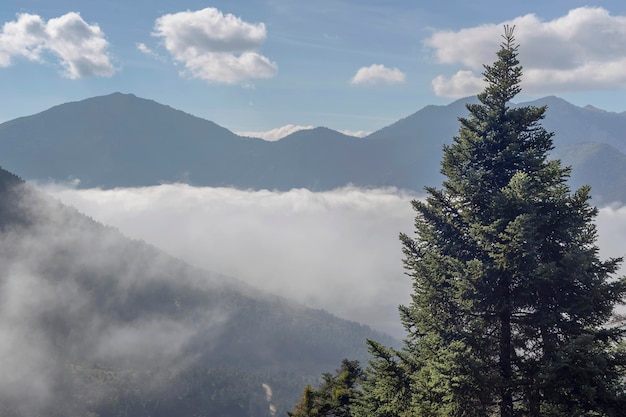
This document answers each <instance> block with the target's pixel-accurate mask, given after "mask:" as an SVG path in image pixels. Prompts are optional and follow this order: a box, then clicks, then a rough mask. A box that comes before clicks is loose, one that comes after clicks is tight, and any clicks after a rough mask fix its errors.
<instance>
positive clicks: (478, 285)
mask: <svg viewBox="0 0 626 417" xmlns="http://www.w3.org/2000/svg"><path fill="white" fill-rule="evenodd" d="M521 74H522V69H521V67H520V66H519V62H518V60H517V46H516V45H515V43H514V39H513V33H512V29H510V28H506V30H505V35H504V43H503V44H502V47H501V49H500V51H499V52H498V60H497V61H496V62H495V63H494V64H493V65H491V66H486V67H485V73H484V76H485V80H486V81H487V83H488V85H487V87H486V88H485V90H484V91H483V93H481V94H480V95H479V96H478V100H479V103H478V104H468V105H467V109H468V110H469V112H470V116H469V117H468V118H461V119H460V123H461V128H460V131H459V135H458V136H457V137H455V138H454V143H453V144H452V145H450V146H444V157H443V161H442V170H441V172H442V173H443V174H444V175H445V177H446V180H445V181H444V183H443V188H442V189H436V188H428V189H427V191H428V197H427V198H426V201H425V202H421V201H414V202H413V206H414V208H415V210H416V212H417V216H416V220H415V227H416V237H415V238H411V237H409V236H407V235H404V234H402V235H401V240H402V243H403V246H404V253H405V256H406V258H405V261H404V263H405V267H406V269H407V271H408V274H409V275H410V276H411V277H412V279H413V290H414V291H413V294H412V302H411V304H410V305H408V306H405V307H401V308H400V313H401V318H402V321H403V323H404V325H405V327H406V329H407V332H408V336H407V338H406V340H405V344H404V348H403V349H401V350H393V349H387V348H384V347H382V346H381V345H380V344H377V343H370V351H371V353H372V354H373V356H374V360H373V361H372V362H371V365H370V368H369V369H368V381H367V382H366V383H365V384H364V401H363V404H362V407H361V408H359V409H358V412H357V415H361V416H385V417H389V416H405V415H406V416H476V417H478V416H495V415H500V416H502V417H509V416H590V415H598V416H618V415H623V410H624V407H626V396H625V387H624V377H625V375H624V370H625V366H626V361H625V357H624V351H623V348H622V347H621V343H622V335H623V329H622V328H621V327H619V326H608V325H607V323H608V322H609V320H610V319H611V317H612V314H613V308H614V307H615V306H616V304H617V303H619V302H620V301H622V300H623V297H624V295H625V294H626V281H625V279H624V278H619V279H618V278H613V277H612V275H613V274H614V273H615V272H616V270H617V268H618V264H619V262H620V261H621V259H609V260H607V261H601V260H600V259H599V258H598V248H597V247H596V245H595V241H596V229H595V227H594V223H593V221H594V218H595V216H596V214H597V210H596V209H595V208H593V207H592V206H590V204H589V199H590V195H589V191H590V190H589V188H588V187H582V188H580V189H579V190H576V191H575V192H570V189H569V187H568V185H567V179H568V177H569V173H570V169H569V168H563V167H561V166H560V163H559V161H548V159H547V156H548V153H549V152H550V151H551V150H552V134H551V133H548V132H547V131H546V130H545V129H544V128H543V127H542V126H541V125H540V121H541V120H542V119H543V117H544V113H545V111H546V108H545V107H539V108H537V107H532V106H529V107H517V108H511V107H509V103H510V101H511V100H512V99H513V97H514V96H515V95H516V94H517V93H519V92H520V86H519V83H520V77H521Z"/></svg>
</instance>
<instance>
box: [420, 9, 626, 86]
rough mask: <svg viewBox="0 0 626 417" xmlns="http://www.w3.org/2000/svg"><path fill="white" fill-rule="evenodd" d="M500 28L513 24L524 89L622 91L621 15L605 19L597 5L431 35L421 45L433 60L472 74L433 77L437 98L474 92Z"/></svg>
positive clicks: (625, 82)
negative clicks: (548, 17)
mask: <svg viewBox="0 0 626 417" xmlns="http://www.w3.org/2000/svg"><path fill="white" fill-rule="evenodd" d="M504 24H508V25H515V38H516V41H517V42H518V43H519V45H520V49H519V58H520V61H521V63H522V66H523V67H524V76H523V88H524V90H525V91H528V92H541V93H550V92H557V91H587V90H595V89H609V88H624V87H626V72H625V71H623V68H624V67H625V65H626V48H624V45H625V44H626V16H611V15H610V14H609V12H608V11H607V10H605V9H603V8H599V7H581V8H577V9H573V10H571V11H569V13H567V15H565V16H562V17H559V18H556V19H554V20H551V21H547V22H544V21H541V20H540V19H539V18H538V17H537V16H535V15H534V14H528V15H525V16H520V17H517V18H515V19H513V20H510V21H507V22H502V23H498V24H489V25H482V26H478V27H473V28H467V29H462V30H460V31H457V32H453V31H440V32H436V33H434V34H433V35H432V36H431V37H430V38H428V39H427V40H426V42H425V45H426V46H427V47H430V48H432V49H434V54H435V57H436V59H437V61H438V62H440V63H443V64H461V65H463V66H465V67H466V68H467V69H469V70H471V71H472V72H471V73H470V72H468V71H459V72H458V73H457V74H456V75H455V76H453V77H452V78H450V79H447V78H444V77H442V76H439V77H437V78H436V79H435V80H433V88H434V89H435V92H436V93H437V94H439V95H444V96H449V97H458V96H461V95H469V94H467V93H468V91H470V90H471V89H470V88H469V87H470V86H471V85H472V84H473V85H474V90H473V91H471V92H470V94H475V93H477V92H479V91H480V86H479V84H478V83H477V82H475V81H476V79H477V78H478V77H479V76H478V75H477V74H478V73H479V72H481V71H482V65H483V64H485V63H487V64H489V63H491V62H493V61H494V60H495V54H494V53H495V51H496V50H497V49H498V47H499V43H500V41H501V40H502V38H501V36H500V35H501V34H502V27H503V25H504ZM472 79H473V81H472Z"/></svg>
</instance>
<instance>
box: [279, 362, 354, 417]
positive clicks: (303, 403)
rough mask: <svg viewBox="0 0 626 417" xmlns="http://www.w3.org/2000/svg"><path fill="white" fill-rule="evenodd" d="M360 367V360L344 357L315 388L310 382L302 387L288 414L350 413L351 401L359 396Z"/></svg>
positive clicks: (337, 415) (313, 416)
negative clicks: (296, 402)
mask: <svg viewBox="0 0 626 417" xmlns="http://www.w3.org/2000/svg"><path fill="white" fill-rule="evenodd" d="M363 377H364V375H363V370H362V369H361V366H360V365H359V361H349V360H347V359H344V360H343V361H342V362H341V367H340V368H339V369H337V371H336V373H335V375H332V374H330V373H325V374H324V375H322V383H321V384H320V386H319V388H318V389H317V390H316V389H314V388H313V387H312V386H311V385H307V386H306V387H304V391H303V393H302V398H301V399H300V402H298V404H296V405H295V408H294V412H293V413H292V412H287V415H289V416H290V417H326V416H333V417H352V410H351V407H352V405H353V404H354V403H355V402H356V401H357V399H358V397H359V393H360V391H359V388H360V384H361V383H362V382H363Z"/></svg>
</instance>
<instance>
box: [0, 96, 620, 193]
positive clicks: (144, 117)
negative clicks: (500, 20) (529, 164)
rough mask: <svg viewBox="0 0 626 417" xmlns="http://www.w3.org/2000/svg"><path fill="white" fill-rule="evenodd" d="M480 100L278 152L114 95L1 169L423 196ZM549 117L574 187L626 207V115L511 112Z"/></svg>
mask: <svg viewBox="0 0 626 417" xmlns="http://www.w3.org/2000/svg"><path fill="white" fill-rule="evenodd" d="M470 102H476V98H475V97H470V98H466V99H461V100H458V101H455V102H453V103H451V104H449V105H445V106H427V107H425V108H423V109H421V110H419V111H417V112H416V113H414V114H412V115H410V116H408V117H406V118H404V119H402V120H399V121H397V122H395V123H393V124H391V125H389V126H387V127H384V128H382V129H380V130H378V131H376V132H374V133H372V134H370V135H368V136H367V137H365V138H356V137H351V136H346V135H344V134H342V133H339V132H337V131H334V130H331V129H327V128H323V127H318V128H315V129H311V130H303V131H298V132H295V133H293V134H291V135H289V136H287V137H285V138H283V139H281V140H279V141H276V142H267V141H264V140H262V139H258V138H247V137H241V136H238V135H236V134H235V133H233V132H231V131H229V130H227V129H225V128H223V127H221V126H218V125H217V124H215V123H213V122H210V121H207V120H204V119H201V118H198V117H195V116H192V115H189V114H186V113H184V112H182V111H179V110H175V109H172V108H171V107H168V106H165V105H162V104H159V103H156V102H154V101H152V100H147V99H142V98H138V97H136V96H134V95H132V94H121V93H114V94H111V95H108V96H101V97H94V98H90V99H86V100H83V101H79V102H72V103H66V104H61V105H59V106H56V107H53V108H51V109H49V110H46V111H44V112H41V113H38V114H35V115H32V116H27V117H22V118H18V119H15V120H11V121H8V122H5V123H3V124H1V125H0V165H1V166H3V167H5V168H6V169H8V170H9V171H11V172H15V173H17V174H18V175H20V176H21V177H23V178H25V179H27V180H33V179H36V180H44V181H45V180H54V181H76V180H78V181H79V182H78V186H79V187H85V188H86V187H103V188H113V187H123V186H144V185H155V184H159V183H168V182H186V183H190V184H193V185H202V186H233V187H237V188H244V189H248V188H250V189H276V190H289V189H292V188H308V189H310V190H328V189H333V188H337V187H341V186H344V185H346V184H352V185H356V186H362V187H389V186H393V187H398V188H402V189H408V190H413V191H416V192H420V191H421V190H422V189H423V187H424V186H437V185H439V184H440V183H441V181H442V176H441V174H440V173H439V168H440V166H439V162H440V160H441V157H442V146H443V145H444V144H449V143H451V142H452V138H453V137H454V136H455V135H456V134H457V132H458V128H459V122H458V118H459V117H463V116H466V115H467V110H466V108H465V105H466V104H467V103H470ZM512 105H513V106H515V105H520V106H521V105H533V106H544V105H546V106H547V107H548V110H547V112H546V118H545V120H544V123H543V125H544V127H546V129H547V130H549V131H552V132H554V133H555V136H554V145H555V149H554V150H553V152H552V157H554V158H559V159H561V160H562V162H563V163H564V164H566V165H571V166H572V167H573V173H572V176H571V179H570V185H571V186H572V187H575V188H577V187H579V186H581V185H584V184H589V185H591V186H592V195H593V196H594V201H595V202H596V203H598V204H600V203H609V202H612V201H620V202H626V140H624V138H625V137H626V113H612V112H606V111H603V110H599V109H597V108H594V107H591V106H586V107H578V106H574V105H572V104H570V103H568V102H566V101H565V100H562V99H560V98H557V97H545V98H542V99H539V100H535V101H533V102H529V103H519V104H512Z"/></svg>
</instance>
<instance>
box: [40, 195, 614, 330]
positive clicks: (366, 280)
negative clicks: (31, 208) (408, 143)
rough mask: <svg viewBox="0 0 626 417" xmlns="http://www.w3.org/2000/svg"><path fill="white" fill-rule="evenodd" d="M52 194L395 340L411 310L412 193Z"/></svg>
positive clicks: (604, 246)
mask: <svg viewBox="0 0 626 417" xmlns="http://www.w3.org/2000/svg"><path fill="white" fill-rule="evenodd" d="M45 190H46V191H47V192H49V193H50V194H52V195H53V196H55V197H57V198H59V199H61V200H62V201H63V202H65V203H67V204H69V205H72V206H74V207H76V208H78V209H79V210H80V211H82V212H84V213H86V214H88V215H89V216H92V217H94V218H95V219H97V220H99V221H101V222H103V223H105V224H109V225H113V226H115V227H117V228H119V229H120V230H121V231H122V232H123V233H125V234H127V235H128V236H130V237H134V238H140V239H143V240H146V241H148V242H150V243H153V244H154V245H156V246H158V247H160V248H162V249H164V250H165V251H167V252H169V253H171V254H173V255H175V256H178V257H180V258H182V259H184V260H186V261H188V262H190V263H192V264H194V265H197V266H200V267H204V268H207V269H209V270H212V271H216V272H220V273H224V274H227V275H230V276H233V277H237V278H239V279H242V280H244V281H246V282H248V283H250V284H252V285H254V286H256V287H258V288H262V289H264V290H267V291H270V292H273V293H276V294H280V295H283V296H286V297H290V298H293V299H296V300H298V301H300V302H303V303H306V304H308V305H310V306H313V307H321V308H325V309H327V310H329V311H331V312H333V313H335V314H338V315H339V316H342V317H345V318H349V319H352V320H356V321H360V322H364V323H367V324H370V325H372V326H374V327H376V328H378V329H383V330H386V331H388V332H391V333H393V334H394V335H396V336H402V335H403V332H402V329H401V325H400V323H399V319H398V314H397V310H396V307H397V305H398V304H404V303H408V301H409V294H410V292H411V284H410V279H409V278H408V277H407V276H405V275H404V271H403V269H402V262H401V260H402V253H401V245H400V243H399V241H398V233H399V232H406V233H411V232H412V230H413V217H414V213H413V211H412V209H411V207H410V200H411V199H413V198H415V196H413V195H409V194H405V193H402V192H399V191H397V190H395V189H379V190H361V189H356V188H344V189H339V190H335V191H328V192H319V193H316V192H311V191H308V190H305V189H294V190H291V191H289V192H271V191H266V190H264V191H245V190H236V189H229V188H196V187H191V186H188V185H176V184H175V185H161V186H156V187H147V188H125V189H114V190H99V189H90V190H76V189H71V188H63V187H59V186H47V187H45ZM597 224H598V230H599V245H600V247H601V255H602V256H603V257H608V256H622V255H623V254H624V253H625V252H626V247H625V246H624V242H623V236H625V235H626V208H624V207H621V208H618V207H605V208H603V209H601V210H600V214H599V217H598V219H597Z"/></svg>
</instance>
